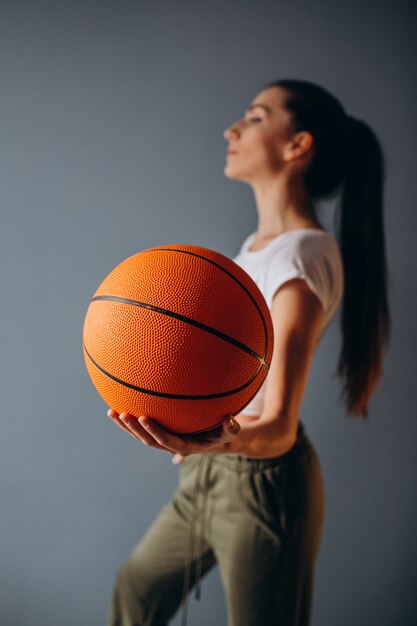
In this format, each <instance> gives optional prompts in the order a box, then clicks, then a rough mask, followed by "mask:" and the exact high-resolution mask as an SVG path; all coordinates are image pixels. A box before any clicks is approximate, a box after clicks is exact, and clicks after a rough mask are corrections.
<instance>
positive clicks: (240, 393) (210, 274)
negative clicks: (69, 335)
mask: <svg viewBox="0 0 417 626" xmlns="http://www.w3.org/2000/svg"><path fill="white" fill-rule="evenodd" d="M83 349H84V358H85V362H86V365H87V370H88V373H89V375H90V377H91V380H92V382H93V384H94V386H95V387H96V389H97V391H98V392H99V394H100V395H101V397H102V398H103V400H104V401H105V402H106V404H107V405H109V406H110V407H112V408H113V409H115V411H117V412H118V413H122V412H127V413H130V414H131V415H135V416H136V417H139V416H140V415H147V416H149V417H152V418H154V419H155V420H157V421H158V422H159V423H160V424H161V425H162V426H163V427H164V428H167V429H168V430H170V431H171V432H176V433H182V434H185V433H197V432H203V431H207V430H210V429H212V428H215V427H216V426H219V425H220V424H221V423H222V420H223V418H224V417H225V416H227V415H236V414H237V413H239V412H240V411H241V410H242V409H243V408H244V407H245V406H246V405H247V404H248V403H249V402H250V400H251V399H252V398H253V396H254V395H255V393H256V392H257V391H258V389H259V388H260V386H261V385H262V383H263V381H264V379H265V376H266V375H267V373H268V369H269V365H270V363H271V357H272V349H273V328H272V320H271V316H270V312H269V309H268V306H267V304H266V302H265V300H264V297H263V295H262V294H261V292H260V290H259V289H258V287H257V286H256V284H255V283H254V281H253V280H252V279H251V278H250V276H248V274H247V273H246V272H245V271H244V270H243V269H242V268H241V267H239V266H238V265H237V264H236V263H234V261H232V260H231V259H229V258H227V257H226V256H224V255H222V254H220V253H218V252H214V251H213V250H209V249H207V248H201V247H197V246H194V245H184V244H179V245H167V246H158V247H156V248H150V249H149V250H144V251H143V252H139V253H138V254H135V255H134V256H131V257H129V258H128V259H126V260H125V261H123V262H122V263H120V265H118V266H117V267H116V268H115V269H114V270H113V271H112V272H110V274H109V275H108V276H107V278H105V279H104V281H103V282H102V283H101V285H100V286H99V288H98V289H97V291H96V292H95V294H94V296H93V298H92V300H91V302H90V304H89V307H88V310H87V314H86V318H85V322H84V333H83Z"/></svg>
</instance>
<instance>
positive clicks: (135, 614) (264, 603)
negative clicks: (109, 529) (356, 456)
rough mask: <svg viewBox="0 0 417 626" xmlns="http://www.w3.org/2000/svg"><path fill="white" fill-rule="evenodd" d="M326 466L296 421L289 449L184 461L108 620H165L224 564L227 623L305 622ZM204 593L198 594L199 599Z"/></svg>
mask: <svg viewBox="0 0 417 626" xmlns="http://www.w3.org/2000/svg"><path fill="white" fill-rule="evenodd" d="M323 506H324V492H323V481H322V474H321V468H320V463H319V460H318V458H317V455H316V452H315V450H314V447H313V446H312V444H311V442H310V440H309V439H308V437H307V435H306V433H305V431H304V427H303V425H302V424H301V423H300V425H299V429H298V436H297V442H296V444H295V446H294V447H293V448H292V449H291V450H290V451H289V452H288V453H286V454H285V455H282V456H280V457H274V458H268V459H249V458H247V457H241V456H238V455H229V454H208V455H192V456H190V457H187V458H186V459H185V461H184V462H183V464H182V465H181V466H180V481H179V485H178V487H177V489H176V491H175V492H174V494H173V496H172V499H171V501H170V502H169V503H168V504H167V505H166V506H164V507H163V508H162V509H161V511H160V512H159V514H158V516H157V518H156V520H155V521H154V523H153V524H152V526H151V527H150V529H149V530H148V531H147V533H146V534H145V536H144V537H143V539H142V541H141V542H140V543H139V544H138V546H137V547H136V549H135V550H134V551H133V553H132V555H131V557H130V558H129V559H128V561H127V562H126V563H125V564H124V565H123V566H122V567H121V568H120V570H119V572H118V576H117V580H116V585H115V588H114V596H113V603H112V607H111V612H110V617H109V622H108V623H109V626H151V625H152V626H163V625H164V626H165V625H166V624H167V623H168V622H169V620H170V619H171V618H172V617H173V616H174V615H175V613H176V612H177V610H178V608H179V607H180V605H181V600H182V601H183V605H184V606H183V624H184V623H185V611H186V608H185V606H186V602H187V600H186V598H187V593H188V591H189V590H190V589H191V588H192V587H197V594H198V591H199V584H200V582H199V579H200V577H202V576H204V574H205V573H207V572H208V571H209V570H210V569H211V568H212V567H213V566H214V565H215V564H218V566H219V570H220V576H221V580H222V583H223V587H224V590H225V597H226V606H227V613H228V624H229V626H307V625H308V624H309V623H310V616H311V607H312V592H313V575H314V564H315V561H316V557H317V554H318V550H319V544H320V536H321V530H322V523H323ZM197 597H198V595H197Z"/></svg>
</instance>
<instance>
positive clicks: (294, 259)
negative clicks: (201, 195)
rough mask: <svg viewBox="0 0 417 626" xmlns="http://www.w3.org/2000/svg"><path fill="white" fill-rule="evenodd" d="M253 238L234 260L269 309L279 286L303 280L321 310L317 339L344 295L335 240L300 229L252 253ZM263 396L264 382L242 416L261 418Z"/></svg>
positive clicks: (311, 230)
mask: <svg viewBox="0 0 417 626" xmlns="http://www.w3.org/2000/svg"><path fill="white" fill-rule="evenodd" d="M255 235H256V233H251V234H250V235H249V236H248V237H247V238H246V239H245V241H244V242H243V244H242V246H241V248H240V250H239V252H238V254H237V256H235V257H234V259H233V260H234V261H235V263H237V264H238V265H240V266H241V267H242V268H243V269H244V270H245V271H246V272H247V273H248V274H249V276H250V277H251V278H252V279H253V280H254V281H255V283H256V284H257V286H258V287H259V289H260V290H261V292H262V294H263V296H264V298H265V300H266V303H267V304H268V307H269V308H271V307H272V300H273V297H274V295H275V293H276V291H277V290H278V289H279V287H281V286H282V285H283V284H284V283H285V282H287V281H288V280H291V279H293V278H303V279H304V280H305V281H306V283H307V284H308V286H309V287H310V289H311V290H312V291H313V292H314V293H315V294H316V296H317V297H318V299H319V300H320V302H321V305H322V307H323V310H324V318H323V322H322V327H321V330H320V335H319V340H320V339H321V337H322V336H323V334H324V331H325V330H326V328H327V327H328V325H329V324H330V321H331V320H332V318H333V316H334V314H335V313H336V311H337V309H338V306H339V304H340V302H341V300H342V297H343V292H344V274H343V261H342V256H341V253H340V249H339V245H338V243H337V240H336V238H335V237H334V236H333V235H331V234H330V233H328V232H327V231H323V230H318V229H313V228H300V229H297V230H289V231H286V232H284V233H281V234H280V235H278V236H277V237H275V238H274V239H272V240H271V241H270V242H269V243H268V245H267V246H265V247H264V248H262V249H261V250H256V251H253V252H252V251H249V250H248V248H249V247H250V245H251V243H252V241H253V240H254V238H255ZM265 380H266V379H265ZM264 393H265V381H264V383H263V385H262V387H261V388H260V390H259V391H258V393H257V394H256V395H255V397H254V398H253V399H252V401H251V402H250V403H249V404H248V405H247V406H246V407H245V408H244V410H243V411H242V413H244V414H246V415H260V414H261V412H262V402H263V397H264Z"/></svg>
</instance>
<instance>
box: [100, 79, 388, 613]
mask: <svg viewBox="0 0 417 626" xmlns="http://www.w3.org/2000/svg"><path fill="white" fill-rule="evenodd" d="M224 137H225V139H226V140H227V141H228V143H229V150H228V155H227V162H226V165H225V170H224V172H225V175H226V176H227V177H228V178H230V179H233V180H238V181H242V182H245V183H247V184H249V185H250V186H251V187H252V189H253V192H254V196H255V201H256V208H257V212H258V228H257V231H256V232H255V233H252V234H251V235H250V236H249V237H248V238H247V239H246V240H245V241H244V243H243V245H242V247H241V249H240V251H239V254H238V255H237V256H236V257H235V259H234V260H235V261H236V262H237V263H239V264H240V265H241V266H242V267H243V268H244V269H245V270H246V271H247V272H248V273H249V274H250V275H251V276H252V278H254V280H255V282H257V284H258V286H259V287H260V289H261V291H262V292H263V295H264V296H265V299H266V301H267V303H268V305H269V306H270V310H271V315H272V319H273V324H274V355H273V359H272V363H271V367H270V370H269V373H268V376H267V378H266V380H265V383H264V385H263V386H262V387H261V389H260V391H259V392H258V394H257V395H256V396H255V398H254V399H253V400H252V402H251V403H250V404H249V405H248V406H247V407H245V409H244V411H243V412H242V413H240V414H238V415H235V416H234V417H233V418H230V419H229V418H228V419H225V420H224V424H223V427H222V428H220V429H217V430H216V431H215V432H212V433H211V435H210V436H208V435H204V436H197V437H180V436H176V435H173V434H171V433H168V432H167V431H165V430H164V429H163V428H161V427H160V426H158V424H156V423H155V422H154V421H153V420H151V419H148V418H145V417H141V418H139V419H136V418H134V417H132V416H130V415H127V414H121V415H118V414H117V413H116V412H115V411H113V410H111V409H110V410H109V412H108V415H109V417H111V419H113V420H114V422H115V423H116V424H117V425H118V426H120V427H121V428H123V429H124V430H125V431H126V432H127V433H129V434H130V435H132V436H133V437H135V438H137V439H138V440H139V441H141V442H143V443H144V444H146V445H149V446H152V447H155V448H157V449H160V450H165V451H167V452H169V453H171V454H173V455H174V456H173V463H182V465H181V469H180V482H179V486H178V488H177V490H176V492H175V493H174V495H173V497H172V500H171V502H170V503H169V504H167V505H166V506H165V507H164V508H163V509H162V511H161V512H160V514H159V515H158V517H157V519H156V521H155V523H154V524H153V525H152V527H151V528H150V529H149V531H148V532H147V533H146V535H145V537H144V538H143V540H142V541H141V542H140V543H139V545H138V547H137V548H136V550H135V551H134V552H133V554H132V556H131V557H130V559H129V560H128V561H127V563H125V564H124V565H123V567H121V569H120V571H119V574H118V579H117V584H116V587H115V591H114V599H113V605H112V611H111V616H110V622H109V623H110V624H111V625H112V626H133V625H139V624H141V625H145V624H146V625H150V624H152V625H158V626H160V625H162V624H167V622H168V620H169V619H170V618H171V617H172V616H173V615H174V614H175V612H176V611H177V609H178V607H179V606H180V603H181V598H182V599H183V602H184V612H183V622H185V614H186V600H187V592H188V590H189V589H190V588H191V587H192V586H194V585H196V590H197V591H196V593H197V597H198V594H199V584H200V578H201V576H203V575H204V574H205V573H206V572H207V571H208V570H209V569H210V568H211V567H212V566H213V565H214V564H215V563H217V564H218V565H219V568H220V574H221V579H222V582H223V585H224V589H225V593H226V602H227V611H228V617H229V626H273V625H275V624H276V625H277V626H278V625H279V626H305V625H307V624H309V622H310V616H311V605H312V589H313V573H314V564H315V561H316V557H317V553H318V549H319V544H320V537H321V529H322V521H323V483H322V476H321V470H320V463H319V461H318V458H317V455H316V452H315V449H314V447H313V445H312V444H311V442H310V440H309V439H308V437H307V435H306V433H305V430H304V427H303V424H302V423H301V421H300V416H299V411H300V407H301V403H302V399H303V394H304V391H305V387H306V384H307V379H308V374H309V371H310V366H311V362H312V359H313V355H314V352H315V349H316V347H317V343H318V341H319V339H320V338H321V337H322V335H323V333H324V331H325V329H326V328H327V326H328V325H329V323H330V321H331V319H332V318H333V316H334V314H335V312H336V310H337V309H338V306H339V304H340V303H341V302H343V306H342V311H341V329H342V348H341V352H340V357H339V362H338V370H337V372H338V375H339V376H340V379H341V382H342V387H343V395H344V400H345V406H346V411H347V413H348V414H350V415H361V416H363V417H366V416H367V406H368V402H369V400H370V397H371V395H372V393H373V392H374V390H375V388H376V387H377V385H378V383H379V382H380V379H381V374H382V360H383V355H384V351H385V350H386V348H387V346H388V341H389V332H390V315H389V308H388V302H387V293H386V290H387V289H386V262H385V244H384V230H383V202H382V187H383V156H382V152H381V149H380V146H379V143H378V141H377V139H376V137H375V135H374V134H373V132H372V131H371V129H370V128H369V127H368V126H367V125H366V124H364V123H363V122H360V121H358V120H356V119H354V118H352V117H351V116H349V115H347V114H346V112H345V111H344V109H343V107H342V105H341V104H340V103H339V102H338V100H336V98H335V97H333V96H332V95H331V94H329V93H328V92H327V91H326V90H324V89H323V88H321V87H319V86H317V85H315V84H312V83H309V82H306V81H298V80H281V81H277V82H274V83H271V84H270V85H268V86H267V87H266V88H264V89H263V90H262V91H261V92H260V93H259V94H258V95H257V96H256V97H255V99H254V100H253V101H252V103H251V104H250V106H249V107H248V109H247V111H246V112H245V115H244V118H243V119H241V120H239V121H238V122H236V123H235V124H233V125H232V126H230V127H229V128H228V129H227V130H226V131H225V133H224ZM338 192H341V220H340V227H339V236H338V239H339V242H340V248H339V244H338V242H337V240H336V238H335V237H333V235H331V234H330V233H327V232H326V231H325V230H324V229H323V227H322V226H321V224H320V222H319V220H318V219H317V216H316V213H315V207H316V203H317V201H318V200H319V199H321V198H328V197H330V196H334V195H335V194H336V193H338Z"/></svg>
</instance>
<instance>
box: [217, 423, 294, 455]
mask: <svg viewBox="0 0 417 626" xmlns="http://www.w3.org/2000/svg"><path fill="white" fill-rule="evenodd" d="M235 419H236V420H237V421H238V422H239V424H240V431H239V433H238V434H237V435H236V437H235V438H234V439H233V440H232V441H231V442H229V443H227V444H225V445H224V446H223V447H222V448H221V449H219V450H214V451H215V452H223V453H227V454H239V455H242V456H247V457H252V458H269V457H275V456H280V455H281V454H285V453H286V452H288V451H289V450H290V449H291V448H292V447H293V445H294V443H295V435H294V434H293V432H294V429H293V428H290V426H289V418H288V417H287V416H284V415H283V416H280V417H279V418H275V419H267V418H262V417H259V418H255V419H254V418H251V417H249V416H245V415H237V416H236V417H235Z"/></svg>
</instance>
